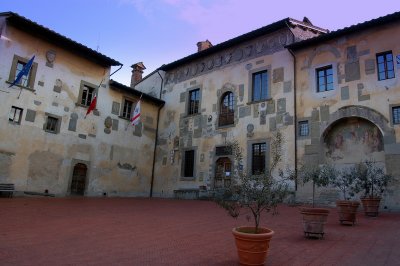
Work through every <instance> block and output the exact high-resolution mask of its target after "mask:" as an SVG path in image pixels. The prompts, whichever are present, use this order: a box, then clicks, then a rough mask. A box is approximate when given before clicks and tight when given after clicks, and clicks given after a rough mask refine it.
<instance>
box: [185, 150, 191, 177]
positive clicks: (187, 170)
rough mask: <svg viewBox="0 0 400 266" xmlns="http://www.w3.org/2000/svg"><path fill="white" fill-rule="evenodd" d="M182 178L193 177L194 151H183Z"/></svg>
mask: <svg viewBox="0 0 400 266" xmlns="http://www.w3.org/2000/svg"><path fill="white" fill-rule="evenodd" d="M184 159H185V161H184V164H185V165H184V173H183V176H184V177H193V176H194V175H193V172H194V150H190V151H185V158H184Z"/></svg>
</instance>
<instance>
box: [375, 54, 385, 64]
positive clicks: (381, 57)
mask: <svg viewBox="0 0 400 266" xmlns="http://www.w3.org/2000/svg"><path fill="white" fill-rule="evenodd" d="M383 58H384V57H383V56H382V55H380V56H378V57H377V59H378V63H379V64H380V63H383V62H384V61H385V60H384V59H383Z"/></svg>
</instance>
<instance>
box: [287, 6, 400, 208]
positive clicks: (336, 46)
mask: <svg viewBox="0 0 400 266" xmlns="http://www.w3.org/2000/svg"><path fill="white" fill-rule="evenodd" d="M288 48H289V50H290V51H291V52H292V53H293V56H294V60H295V61H294V62H295V69H296V70H295V72H296V78H295V82H294V91H295V97H296V105H295V106H294V108H295V111H294V112H295V113H296V125H297V129H296V143H297V157H298V161H299V162H319V163H324V162H328V163H333V164H335V165H336V167H337V168H343V167H346V166H348V165H351V164H356V163H359V162H361V161H365V160H373V161H376V162H377V163H379V164H380V165H381V166H382V167H384V168H386V171H387V172H388V173H391V174H393V175H394V176H397V177H399V176H400V79H399V76H400V12H397V13H394V14H392V15H388V16H385V17H381V18H377V19H374V20H371V21H368V22H364V23H361V24H357V25H354V26H351V27H348V28H344V29H342V30H338V31H334V32H331V33H328V34H325V35H322V36H319V37H316V38H313V39H309V40H305V41H301V42H297V43H294V44H291V45H289V46H288ZM399 182H400V180H397V181H393V182H391V184H390V188H389V189H388V190H387V192H386V194H385V196H384V201H383V202H382V205H383V206H385V207H387V208H390V209H400V193H399V191H400V183H399ZM297 196H298V200H300V201H307V200H309V199H310V189H308V188H307V187H305V188H304V187H299V189H298V192H297ZM317 196H318V200H319V202H323V203H329V202H333V201H334V200H336V199H337V198H338V197H339V195H338V192H337V191H335V190H331V189H324V190H320V193H318V195H317Z"/></svg>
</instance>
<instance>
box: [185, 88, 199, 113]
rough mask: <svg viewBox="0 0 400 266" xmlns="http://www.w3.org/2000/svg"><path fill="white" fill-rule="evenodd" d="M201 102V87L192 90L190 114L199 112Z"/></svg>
mask: <svg viewBox="0 0 400 266" xmlns="http://www.w3.org/2000/svg"><path fill="white" fill-rule="evenodd" d="M199 104H200V89H196V90H192V91H190V92H189V110H188V114H190V115H191V114H197V113H199Z"/></svg>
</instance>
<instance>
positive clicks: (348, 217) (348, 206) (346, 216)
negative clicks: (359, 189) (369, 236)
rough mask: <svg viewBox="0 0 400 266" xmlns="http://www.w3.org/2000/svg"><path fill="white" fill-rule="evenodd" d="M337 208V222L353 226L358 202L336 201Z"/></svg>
mask: <svg viewBox="0 0 400 266" xmlns="http://www.w3.org/2000/svg"><path fill="white" fill-rule="evenodd" d="M336 206H337V207H338V213H339V221H340V223H341V224H343V223H350V224H352V225H354V224H355V222H356V218H357V209H358V206H360V203H359V202H358V201H350V200H338V201H336Z"/></svg>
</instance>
